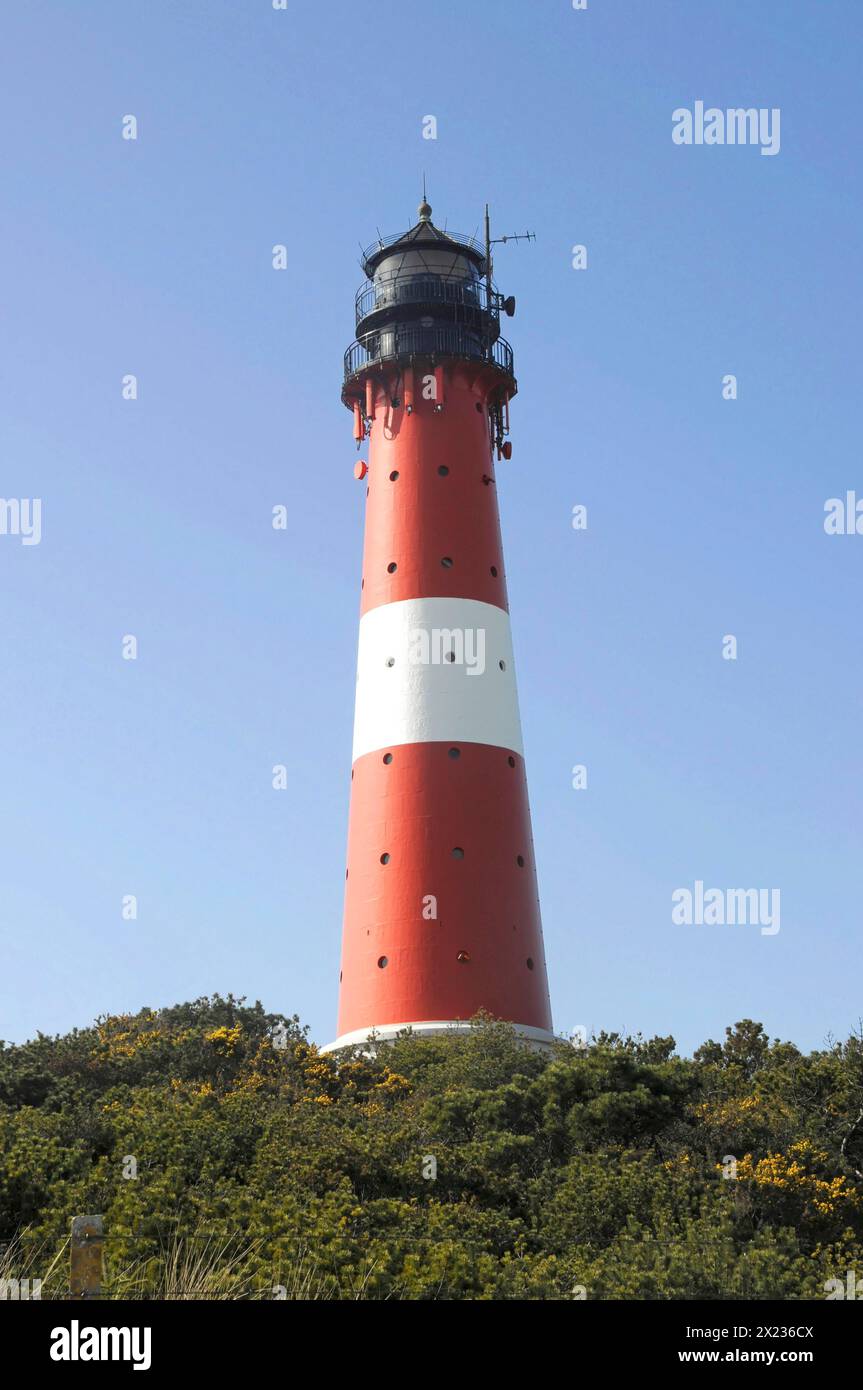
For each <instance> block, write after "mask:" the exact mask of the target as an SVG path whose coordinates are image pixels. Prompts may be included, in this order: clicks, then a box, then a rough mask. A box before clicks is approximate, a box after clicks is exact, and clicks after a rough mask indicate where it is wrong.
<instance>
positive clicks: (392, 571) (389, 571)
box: [387, 560, 398, 574]
mask: <svg viewBox="0 0 863 1390" xmlns="http://www.w3.org/2000/svg"><path fill="white" fill-rule="evenodd" d="M397 569H398V565H397V564H396V562H395V560H390V562H389V564H388V565H387V574H395V572H396V570H397Z"/></svg>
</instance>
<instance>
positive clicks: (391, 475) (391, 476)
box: [390, 468, 399, 483]
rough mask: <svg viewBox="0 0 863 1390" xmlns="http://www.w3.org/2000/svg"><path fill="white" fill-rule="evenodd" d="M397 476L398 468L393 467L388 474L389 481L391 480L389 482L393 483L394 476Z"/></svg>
mask: <svg viewBox="0 0 863 1390" xmlns="http://www.w3.org/2000/svg"><path fill="white" fill-rule="evenodd" d="M398 476H399V470H398V469H397V468H394V469H393V471H392V473H391V474H390V482H391V483H394V482H395V480H396V478H397V477H398Z"/></svg>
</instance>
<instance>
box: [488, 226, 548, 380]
mask: <svg viewBox="0 0 863 1390" xmlns="http://www.w3.org/2000/svg"><path fill="white" fill-rule="evenodd" d="M507 241H536V232H510V234H509V236H498V237H493V236H492V234H491V218H490V216H489V210H488V203H486V205H485V291H486V297H487V302H488V308H489V312H491V306H492V300H493V295H494V291H493V289H492V259H491V248H492V247H493V246H501V245H503V243H504V242H507ZM499 300H500V307H501V308H502V309H503V311H504V313H505V314H506V316H507V318H512V316H513V314H514V313H515V296H514V295H510V296H509V298H508V299H504V298H503V296H502V295H501V296H499ZM488 355H489V357H490V356H491V342H489V345H488Z"/></svg>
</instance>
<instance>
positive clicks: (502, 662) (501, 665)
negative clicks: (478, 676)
mask: <svg viewBox="0 0 863 1390" xmlns="http://www.w3.org/2000/svg"><path fill="white" fill-rule="evenodd" d="M497 664H498V666H499V667H500V669H501V670H502V671H505V670H506V662H505V661H499V662H498V663H497Z"/></svg>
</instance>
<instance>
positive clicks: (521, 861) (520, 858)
mask: <svg viewBox="0 0 863 1390" xmlns="http://www.w3.org/2000/svg"><path fill="white" fill-rule="evenodd" d="M515 862H516V864H517V865H518V867H519V868H520V869H523V868H524V855H523V854H519V855H518V856H517V858H516V861H515Z"/></svg>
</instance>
